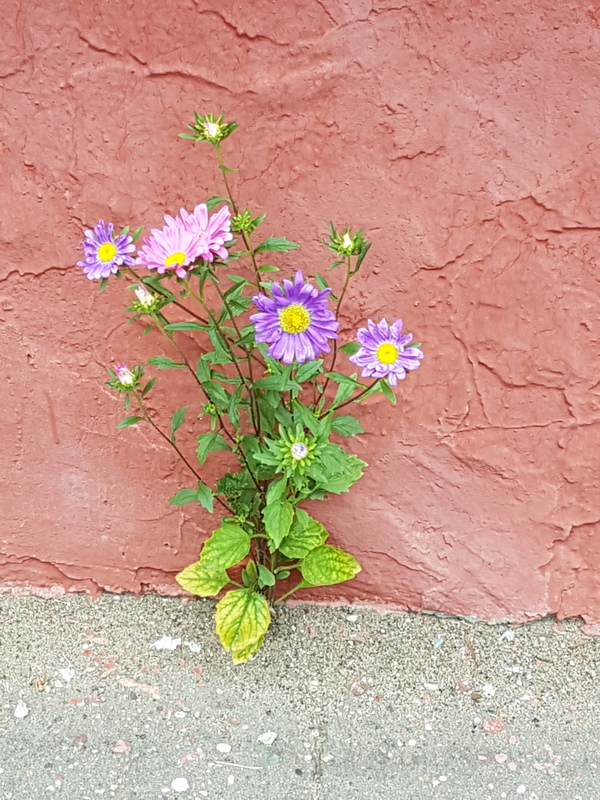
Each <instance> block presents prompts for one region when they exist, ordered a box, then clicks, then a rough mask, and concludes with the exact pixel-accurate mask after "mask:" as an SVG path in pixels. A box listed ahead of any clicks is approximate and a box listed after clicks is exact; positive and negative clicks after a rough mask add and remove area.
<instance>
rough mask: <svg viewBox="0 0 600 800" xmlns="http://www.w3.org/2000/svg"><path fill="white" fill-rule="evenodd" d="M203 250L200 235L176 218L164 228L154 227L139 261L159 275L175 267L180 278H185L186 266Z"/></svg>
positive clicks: (142, 248) (141, 250) (139, 255)
mask: <svg viewBox="0 0 600 800" xmlns="http://www.w3.org/2000/svg"><path fill="white" fill-rule="evenodd" d="M165 219H166V218H165ZM202 252H203V251H202V245H201V244H200V242H199V240H198V237H197V236H196V235H195V234H194V233H192V232H191V231H189V230H187V229H186V228H185V227H184V225H183V223H182V222H181V220H177V221H175V220H174V224H173V225H169V224H167V225H166V226H165V227H164V228H163V229H162V230H158V228H153V230H152V231H151V233H150V236H149V237H148V238H145V239H144V244H143V246H142V247H141V249H140V251H139V253H138V259H137V263H138V264H141V265H142V266H145V267H148V269H155V270H156V271H157V272H158V273H159V275H164V274H165V272H166V271H167V270H171V269H173V270H175V272H176V274H177V277H178V278H185V277H186V276H187V270H186V269H185V267H187V266H189V265H190V264H191V263H192V262H193V261H195V260H196V259H197V258H198V256H201V255H202Z"/></svg>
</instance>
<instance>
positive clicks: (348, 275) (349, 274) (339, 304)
mask: <svg viewBox="0 0 600 800" xmlns="http://www.w3.org/2000/svg"><path fill="white" fill-rule="evenodd" d="M351 277H352V257H351V256H346V280H345V281H344V286H343V288H342V293H341V294H340V298H339V300H338V302H337V306H336V309H335V318H336V319H339V316H340V310H341V308H342V301H343V300H344V296H345V294H346V290H347V289H348V284H349V283H350V278H351ZM337 353H338V348H337V339H334V340H333V353H332V355H331V364H330V366H329V372H333V368H334V367H335V361H336V358H337ZM328 385H329V378H327V379H326V380H325V383H324V384H323V394H325V390H326V389H327V386H328Z"/></svg>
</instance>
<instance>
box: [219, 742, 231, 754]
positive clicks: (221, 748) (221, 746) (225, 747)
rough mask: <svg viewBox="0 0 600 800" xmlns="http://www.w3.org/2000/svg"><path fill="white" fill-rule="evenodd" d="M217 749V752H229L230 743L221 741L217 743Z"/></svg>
mask: <svg viewBox="0 0 600 800" xmlns="http://www.w3.org/2000/svg"><path fill="white" fill-rule="evenodd" d="M217 750H218V751H219V753H231V745H230V744H227V742H221V743H220V744H218V745H217Z"/></svg>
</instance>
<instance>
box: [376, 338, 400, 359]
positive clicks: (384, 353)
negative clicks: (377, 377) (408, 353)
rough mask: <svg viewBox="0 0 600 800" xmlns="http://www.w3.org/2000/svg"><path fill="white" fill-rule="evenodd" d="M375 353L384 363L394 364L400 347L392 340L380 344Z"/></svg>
mask: <svg viewBox="0 0 600 800" xmlns="http://www.w3.org/2000/svg"><path fill="white" fill-rule="evenodd" d="M375 355H376V356H377V360H378V361H380V362H381V363H382V364H393V363H394V361H395V360H396V359H397V358H398V348H397V347H396V345H394V344H390V342H384V343H383V344H380V345H379V347H378V348H377V351H376V353H375Z"/></svg>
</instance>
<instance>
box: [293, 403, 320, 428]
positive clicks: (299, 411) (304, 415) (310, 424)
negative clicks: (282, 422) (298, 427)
mask: <svg viewBox="0 0 600 800" xmlns="http://www.w3.org/2000/svg"><path fill="white" fill-rule="evenodd" d="M294 417H295V418H296V417H297V418H298V419H299V421H300V423H301V424H302V425H303V426H304V427H305V428H308V430H309V431H310V432H311V433H312V434H315V435H316V434H318V433H319V430H320V427H321V423H320V422H319V420H318V419H317V417H316V416H315V415H314V414H313V412H312V411H311V410H310V408H307V407H306V406H305V405H304V404H303V403H301V402H300V401H299V400H294Z"/></svg>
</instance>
